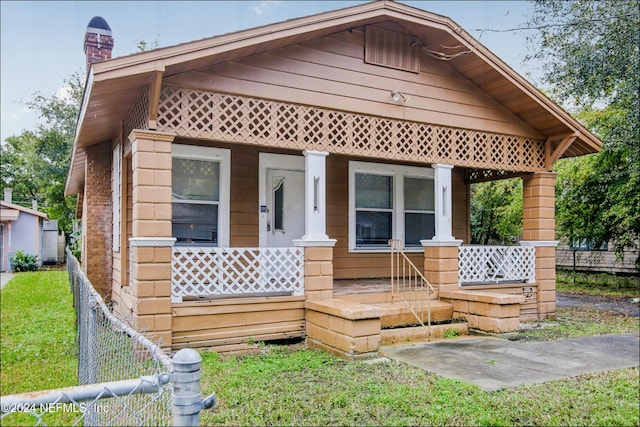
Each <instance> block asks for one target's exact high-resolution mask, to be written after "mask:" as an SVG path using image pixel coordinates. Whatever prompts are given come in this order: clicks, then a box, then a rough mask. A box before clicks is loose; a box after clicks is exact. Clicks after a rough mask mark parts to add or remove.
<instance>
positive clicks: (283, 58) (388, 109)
mask: <svg viewBox="0 0 640 427" xmlns="http://www.w3.org/2000/svg"><path fill="white" fill-rule="evenodd" d="M420 69H421V72H420V73H419V74H416V73H411V72H405V71H400V70H394V69H390V68H385V67H380V66H376V65H371V64H366V63H365V62H364V31H362V30H353V31H351V32H348V31H345V32H341V33H337V34H334V35H332V36H327V37H322V38H319V39H316V40H311V41H306V42H303V43H299V44H296V45H293V46H289V47H285V48H282V49H277V50H274V51H271V52H268V53H263V54H260V55H256V56H250V57H247V58H244V59H240V60H236V61H230V62H226V63H224V64H220V65H216V66H213V67H209V68H206V69H203V70H199V71H192V72H187V73H183V74H180V75H177V76H172V77H168V78H165V79H164V84H165V85H171V86H176V87H184V88H190V89H196V90H204V91H215V92H223V93H233V94H238V95H245V96H251V97H258V98H264V99H274V100H280V101H285V102H292V103H298V104H304V105H314V106H318V107H324V108H335V109H339V110H343V111H352V112H358V113H363V114H370V115H374V116H383V117H391V118H396V119H404V120H411V121H417V122H426V123H432V124H439V125H444V126H451V127H457V128H464V129H474V130H480V131H487V132H496V133H503V134H509V135H519V136H526V137H531V138H542V135H541V134H540V133H538V132H537V131H536V130H535V129H533V128H531V127H530V126H528V125H527V124H526V123H525V122H524V121H522V120H521V119H520V118H519V117H517V116H516V115H514V114H513V113H511V112H510V111H509V110H508V109H507V108H505V107H504V106H503V105H502V104H500V103H498V102H497V101H495V100H494V99H493V98H491V97H490V96H488V95H487V94H486V93H484V92H483V91H481V90H480V89H479V88H478V87H477V86H475V85H474V84H473V83H472V82H471V81H470V80H468V79H467V78H465V77H463V76H462V75H461V74H460V73H459V72H457V71H456V70H455V69H454V68H453V67H451V65H450V64H447V63H446V62H443V61H438V60H435V59H431V58H429V57H428V56H426V55H421V64H420ZM392 90H399V91H401V92H403V93H404V94H406V95H407V96H408V97H409V98H410V100H409V101H408V102H407V103H406V104H403V105H398V104H396V103H394V102H393V101H392V100H391V91H392Z"/></svg>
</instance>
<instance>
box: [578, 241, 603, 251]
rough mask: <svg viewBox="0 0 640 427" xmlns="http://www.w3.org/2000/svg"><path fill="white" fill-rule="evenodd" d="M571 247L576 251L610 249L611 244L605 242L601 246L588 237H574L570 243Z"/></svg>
mask: <svg viewBox="0 0 640 427" xmlns="http://www.w3.org/2000/svg"><path fill="white" fill-rule="evenodd" d="M569 249H572V250H575V251H608V250H609V245H608V244H607V242H604V243H603V244H602V245H600V247H598V246H597V245H596V243H595V242H593V241H591V240H587V239H573V240H572V241H571V244H570V245H569Z"/></svg>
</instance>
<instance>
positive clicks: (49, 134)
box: [0, 72, 84, 234]
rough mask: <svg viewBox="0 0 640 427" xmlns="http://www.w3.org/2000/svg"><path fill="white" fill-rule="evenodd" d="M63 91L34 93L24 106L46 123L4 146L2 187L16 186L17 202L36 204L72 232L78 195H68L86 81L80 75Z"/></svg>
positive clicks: (0, 173)
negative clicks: (45, 94)
mask: <svg viewBox="0 0 640 427" xmlns="http://www.w3.org/2000/svg"><path fill="white" fill-rule="evenodd" d="M64 83H65V86H64V91H62V92H59V93H57V94H54V95H52V96H50V97H46V96H44V95H42V94H41V93H35V94H34V96H33V99H32V100H31V101H29V102H27V103H26V105H27V106H28V107H29V108H30V109H32V110H34V111H36V112H37V113H38V115H39V117H40V119H41V120H42V122H41V123H40V124H38V125H37V126H36V129H35V131H27V130H25V131H22V133H21V134H20V135H18V136H11V137H9V138H7V140H6V141H5V144H3V145H2V146H1V147H0V155H1V156H2V165H1V168H0V178H1V186H2V188H3V189H4V188H5V187H12V188H13V191H14V194H15V195H16V199H18V200H20V199H21V198H22V200H21V201H22V202H25V201H28V200H37V202H38V205H39V210H42V211H44V212H46V213H47V214H48V215H49V218H51V219H57V220H58V225H59V226H60V227H61V228H62V230H63V231H64V232H65V233H67V234H69V233H70V232H71V220H72V218H73V215H74V210H75V204H76V203H75V201H76V197H64V187H65V182H66V179H67V171H68V168H69V162H70V160H71V149H72V145H73V137H74V132H75V127H76V119H77V116H78V111H79V109H80V103H81V102H82V94H83V90H84V79H83V77H82V76H81V75H80V73H79V72H76V73H74V74H73V75H72V76H71V77H69V78H68V79H65V82H64Z"/></svg>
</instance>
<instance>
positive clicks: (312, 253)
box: [293, 150, 336, 299]
mask: <svg viewBox="0 0 640 427" xmlns="http://www.w3.org/2000/svg"><path fill="white" fill-rule="evenodd" d="M302 154H304V163H305V168H304V185H305V190H304V195H305V196H304V198H305V203H304V231H305V233H304V236H302V238H301V239H296V240H294V241H293V244H294V245H295V246H300V247H304V290H305V296H306V298H307V299H330V298H332V297H333V247H334V246H335V244H336V240H335V239H329V236H327V199H326V188H327V187H326V185H327V184H326V181H327V179H326V157H327V156H328V155H329V153H328V152H326V151H313V150H305V151H304V152H303V153H302Z"/></svg>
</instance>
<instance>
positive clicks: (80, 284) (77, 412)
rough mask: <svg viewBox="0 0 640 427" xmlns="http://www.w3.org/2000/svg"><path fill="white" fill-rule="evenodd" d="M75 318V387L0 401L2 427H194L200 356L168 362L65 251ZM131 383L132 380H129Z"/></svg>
mask: <svg viewBox="0 0 640 427" xmlns="http://www.w3.org/2000/svg"><path fill="white" fill-rule="evenodd" d="M67 270H68V272H69V281H70V284H71V290H72V292H73V297H74V306H75V309H76V313H77V317H76V322H77V342H78V384H79V386H78V387H69V388H65V389H57V390H45V391H37V392H32V393H24V394H20V395H12V396H2V402H1V403H2V413H1V415H0V424H2V425H24V424H34V425H110V426H111V425H123V426H134V425H140V426H152V425H170V424H171V423H172V422H173V423H174V424H176V425H198V424H199V413H200V410H201V409H204V408H209V407H212V406H213V405H214V404H215V397H214V395H211V396H210V397H208V398H207V399H205V400H202V399H201V396H200V386H199V382H200V360H201V359H200V355H199V354H198V353H197V352H196V351H194V350H191V349H185V350H181V351H180V352H178V353H176V355H175V356H174V358H173V359H172V358H171V357H169V355H168V354H166V353H165V352H164V351H163V350H162V349H161V348H160V347H159V346H158V345H157V344H155V343H153V342H152V341H151V340H150V339H149V338H147V337H145V336H144V335H142V334H141V333H139V332H138V331H136V330H134V329H133V328H131V327H130V326H129V325H128V324H127V323H126V322H124V321H123V320H121V319H118V318H117V317H115V316H114V315H113V314H112V313H111V311H110V310H109V307H107V305H105V303H104V301H103V300H102V298H101V297H100V295H99V294H98V293H97V292H96V291H95V290H94V289H93V286H92V285H91V282H89V280H88V279H87V278H86V276H85V275H84V273H83V272H82V270H81V268H80V264H79V263H78V261H77V259H76V258H75V257H74V256H73V255H72V254H71V253H70V252H69V251H68V250H67ZM132 378H133V379H132Z"/></svg>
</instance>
